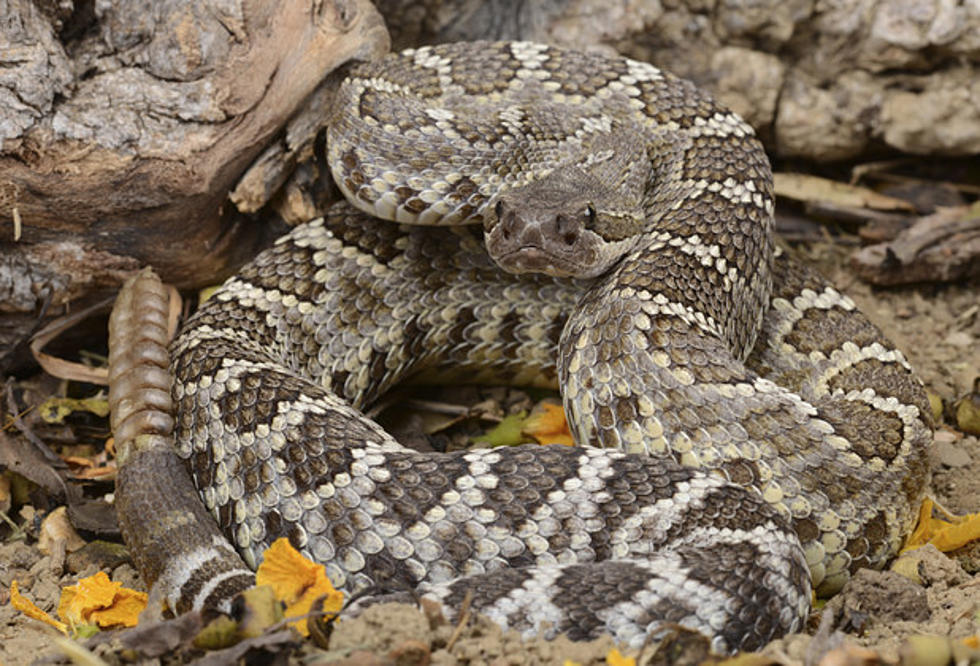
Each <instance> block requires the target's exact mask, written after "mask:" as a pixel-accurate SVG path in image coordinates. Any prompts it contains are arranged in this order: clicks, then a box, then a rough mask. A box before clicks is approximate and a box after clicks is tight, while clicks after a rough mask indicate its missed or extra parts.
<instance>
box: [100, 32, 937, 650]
mask: <svg viewBox="0 0 980 666" xmlns="http://www.w3.org/2000/svg"><path fill="white" fill-rule="evenodd" d="M327 149H328V159H329V162H330V165H331V169H332V171H333V175H334V179H335V181H336V182H337V184H338V185H339V187H340V188H341V190H342V191H343V192H344V194H345V196H346V198H347V199H348V200H349V203H348V202H343V203H339V204H336V205H335V206H334V207H333V208H331V209H330V210H329V212H328V214H327V215H326V216H325V217H324V218H323V219H318V220H314V221H312V222H309V223H306V224H304V225H301V226H299V227H297V228H296V229H294V230H293V231H292V232H291V233H289V234H288V235H286V236H285V237H283V238H281V239H279V241H278V242H277V243H276V244H275V245H274V246H273V247H272V248H270V249H268V250H266V251H265V252H263V253H262V254H260V255H259V256H258V257H257V258H256V259H255V260H254V261H253V262H252V263H250V264H249V265H248V266H246V267H245V268H243V269H242V270H241V271H240V272H239V273H238V274H237V275H235V276H234V277H232V278H231V279H230V280H228V282H227V283H226V284H225V285H224V286H223V287H222V288H221V289H220V290H219V291H218V292H217V293H216V294H214V295H213V296H212V297H211V298H210V300H209V301H207V302H206V303H205V304H204V305H203V306H202V307H201V308H200V309H199V310H198V312H197V313H195V314H194V315H193V316H192V317H191V318H190V319H189V321H187V322H186V324H185V326H184V327H183V330H182V331H181V332H180V333H179V335H178V336H177V338H176V339H175V340H174V342H173V343H172V345H171V354H172V361H171V365H170V369H171V370H172V372H173V376H174V380H173V389H172V397H173V404H174V408H175V416H174V419H173V426H174V430H175V435H176V451H177V453H178V455H179V456H180V458H183V459H184V460H185V461H186V463H187V465H188V468H189V470H190V473H191V476H192V477H193V483H194V486H195V487H196V489H197V491H198V492H199V493H200V497H201V498H202V499H203V506H201V502H200V501H198V500H197V498H196V497H195V498H193V500H192V501H193V503H194V504H195V507H191V509H188V510H187V512H186V513H185V514H179V515H178V514H176V513H175V514H174V515H177V516H178V518H174V519H171V518H162V517H161V518H155V517H154V518H152V519H151V518H148V517H147V516H146V514H145V512H144V513H142V514H140V515H138V516H137V515H134V514H135V513H138V512H137V511H136V510H134V509H130V508H126V507H122V508H121V511H120V512H121V520H122V521H123V522H124V528H125V529H126V530H128V531H129V532H130V533H131V534H132V533H135V536H134V539H135V540H136V541H139V542H140V543H142V544H143V546H141V547H140V548H137V549H136V550H138V551H140V550H141V549H142V551H143V552H146V551H149V554H148V555H146V556H145V557H144V559H147V558H148V559H154V558H155V559H156V560H157V569H158V570H157V571H156V573H155V574H154V577H155V578H157V579H158V580H163V581H164V582H165V583H167V585H168V589H169V590H170V592H169V593H168V594H169V596H170V601H171V604H172V605H173V606H174V607H175V608H186V607H190V606H197V607H200V606H202V605H219V606H220V605H221V604H223V603H226V602H227V599H228V598H229V597H230V596H231V594H232V593H234V592H235V591H237V589H240V587H241V586H242V585H244V584H245V581H246V580H247V578H248V575H247V569H246V568H245V566H243V565H242V564H240V563H237V564H236V563H235V561H232V560H229V559H228V558H229V557H234V555H229V554H230V553H231V547H230V546H227V545H222V544H223V542H222V541H221V536H220V534H218V529H217V528H214V527H209V528H208V529H209V530H210V531H208V532H207V533H206V534H204V536H201V537H189V538H191V540H192V542H193V543H192V544H191V545H189V546H188V545H184V546H182V547H177V546H173V545H172V544H173V542H174V541H175V539H173V538H171V537H166V538H165V537H164V536H162V535H163V534H164V533H166V534H169V535H171V536H174V535H178V534H179V535H183V534H184V532H185V531H186V532H188V533H189V532H192V531H193V530H191V529H190V528H189V526H190V525H192V524H194V523H196V522H201V521H204V522H207V518H206V517H202V516H205V512H206V514H210V515H211V516H213V519H216V520H217V526H218V528H220V531H221V533H223V534H224V535H225V536H226V537H227V538H228V539H229V540H230V541H231V543H232V544H233V545H234V548H235V549H237V551H238V552H239V553H240V554H241V557H242V558H243V559H244V563H245V564H246V565H247V566H248V567H254V566H255V565H256V564H257V562H258V561H259V560H260V558H261V553H262V551H263V549H264V548H266V547H267V546H268V545H269V544H270V543H271V542H272V541H274V540H275V539H277V538H279V537H282V536H286V537H288V538H289V539H290V541H291V542H292V543H293V544H294V545H295V546H296V547H298V548H299V549H301V550H302V551H303V552H304V553H305V554H307V555H308V556H310V557H312V558H313V559H315V560H317V561H320V562H322V563H323V564H324V565H325V566H326V569H327V572H328V575H329V577H330V578H331V580H332V581H333V583H334V584H335V585H336V586H337V587H339V588H342V589H344V590H347V591H349V592H353V591H358V590H364V589H370V590H371V592H372V593H373V594H376V595H377V596H379V597H380V598H389V596H390V595H394V596H395V597H397V596H399V595H402V596H404V594H405V591H406V590H409V591H412V592H411V593H412V594H419V595H424V596H428V597H431V598H434V599H437V600H439V601H442V602H443V604H444V606H445V607H446V608H447V612H448V613H450V614H451V613H453V612H454V609H458V608H459V606H460V604H461V603H462V602H463V599H464V598H465V597H466V596H467V595H471V601H472V606H473V607H474V608H476V609H478V610H479V611H480V612H482V613H485V614H487V615H488V616H490V617H491V618H493V619H494V620H496V621H497V622H499V623H500V624H502V625H504V626H505V627H508V628H515V629H517V630H519V631H521V632H523V633H525V634H526V635H531V634H534V633H537V632H542V631H543V632H544V633H545V634H546V635H554V634H556V633H559V632H567V633H568V634H569V635H570V636H571V637H573V638H588V637H591V636H594V635H596V634H598V633H600V632H609V633H611V634H612V635H613V636H614V637H615V638H616V639H617V640H619V641H621V642H623V643H626V644H630V645H633V646H637V645H640V644H642V643H643V641H644V640H645V639H646V638H647V637H648V636H649V635H655V634H656V633H657V631H658V628H662V627H663V626H665V623H679V624H682V625H685V626H688V627H691V628H693V629H695V630H698V631H701V632H703V633H705V634H707V635H709V636H711V637H712V640H713V646H714V647H715V648H716V649H717V650H720V651H733V650H736V649H748V648H753V647H758V646H759V645H761V644H764V643H765V642H766V641H768V640H769V639H770V638H772V637H774V636H778V635H782V634H784V633H786V632H790V631H794V630H797V629H799V628H800V627H801V625H802V622H803V620H804V619H805V618H806V616H807V613H808V612H809V605H810V596H811V589H813V588H815V589H816V590H817V591H818V592H820V593H830V592H833V591H834V590H836V589H839V588H840V586H841V585H842V584H843V583H844V582H845V581H846V580H847V578H848V576H849V574H850V572H853V571H854V570H855V569H857V568H858V567H878V566H881V565H882V564H883V563H884V562H885V561H886V559H887V558H889V557H890V556H891V555H893V554H894V553H895V552H896V550H897V548H898V546H899V544H900V541H901V539H902V537H903V535H904V534H905V533H906V532H907V531H908V530H909V529H910V527H911V521H912V518H913V514H914V512H915V511H914V508H915V507H916V506H917V503H918V501H919V499H920V497H921V495H922V493H923V489H924V485H925V483H926V480H927V471H926V469H927V468H926V463H925V448H926V444H927V442H928V441H929V436H930V435H929V433H930V430H929V423H928V421H927V420H928V418H929V417H928V413H929V412H928V410H927V409H926V402H925V399H924V392H923V390H922V387H921V384H920V382H919V381H918V379H916V378H915V376H914V375H913V374H912V372H911V369H910V367H909V365H908V363H907V362H906V361H905V359H904V357H903V356H902V354H901V352H899V351H897V350H896V349H894V348H893V347H892V346H891V345H890V344H889V343H888V342H887V341H885V340H884V338H883V337H882V336H881V334H880V333H879V332H878V331H877V329H875V327H874V326H873V325H871V324H870V323H869V322H868V321H867V320H866V319H865V318H864V317H863V315H861V313H859V312H858V311H857V310H856V308H855V306H854V304H853V302H852V301H850V300H849V299H848V298H846V297H845V296H843V295H841V294H840V293H839V292H838V291H836V290H835V289H834V288H833V287H832V286H830V285H829V284H828V283H827V282H826V281H825V280H824V279H823V278H821V277H819V276H817V275H815V274H814V273H812V272H811V271H809V270H808V269H806V268H805V267H803V266H801V265H798V264H796V263H794V262H793V261H792V260H791V259H790V257H789V256H788V255H787V254H785V253H783V252H782V251H780V250H779V249H777V248H775V246H774V242H773V237H772V236H773V232H772V227H773V195H772V178H771V174H770V169H769V164H768V161H767V159H766V156H765V154H764V152H763V150H762V148H761V146H760V144H759V143H758V141H757V140H756V139H755V138H754V135H753V132H752V130H751V129H750V128H749V127H748V125H746V124H745V123H744V122H743V121H742V120H741V119H739V118H738V117H737V116H735V115H734V114H732V113H731V112H729V111H727V110H725V109H724V108H722V107H721V106H719V105H717V104H716V103H715V102H713V101H712V100H711V98H710V97H709V96H708V95H707V94H705V93H704V92H702V91H700V90H699V89H697V88H696V87H695V86H694V85H693V84H691V83H689V82H687V81H684V80H682V79H678V78H676V77H674V76H672V75H670V74H668V73H666V72H663V71H661V70H658V69H656V68H655V67H653V66H651V65H648V64H644V63H640V62H636V61H633V60H629V59H626V58H616V57H606V56H602V55H596V54H586V53H579V52H574V51H568V50H562V49H558V48H553V47H548V46H543V45H539V44H532V43H524V42H513V43H482V42H481V43H468V44H455V45H452V44H451V45H441V46H436V47H425V48H420V49H415V50H408V51H405V52H403V53H400V54H393V55H389V56H387V57H385V58H384V59H382V60H381V61H379V62H376V63H370V64H359V65H357V66H355V67H353V68H352V69H351V70H350V71H349V73H348V74H347V77H346V79H345V80H344V82H343V83H342V84H341V87H340V90H339V91H338V94H337V100H336V102H335V104H334V107H333V108H332V109H331V110H330V111H329V113H328V129H327ZM379 218H385V219H384V220H383V219H379ZM389 220H390V221H389ZM393 222H396V223H397V224H396V223H393ZM471 223H473V224H471ZM479 224H482V228H481V227H480V226H477V225H479ZM140 280H142V281H144V282H145V278H140ZM137 282H140V281H139V280H138V281H137ZM153 298H156V297H153ZM153 298H151V297H149V296H146V297H144V296H135V297H133V298H131V299H130V301H132V303H130V304H129V305H126V306H124V307H117V310H120V311H121V312H122V314H119V315H118V317H119V319H118V321H119V322H123V323H117V326H116V328H117V329H118V330H123V331H126V330H131V329H134V327H135V330H138V327H139V321H140V318H139V316H138V308H136V307H135V306H134V305H133V303H139V302H141V301H145V302H150V301H153V302H154V303H156V302H157V301H154V300H153ZM154 307H157V310H159V307H158V306H154ZM133 310H136V311H137V314H132V311H133ZM130 315H132V317H131V318H130V319H131V320H130V319H126V317H130ZM116 316H117V315H114V317H116ZM154 316H155V317H156V323H155V324H153V326H155V327H156V329H154V330H159V321H158V320H159V312H158V313H157V314H156V315H154ZM119 335H120V334H118V333H117V339H118V336H119ZM138 347H139V345H137V349H138ZM119 349H120V351H119V352H118V353H117V354H116V356H117V357H118V358H122V357H124V356H126V355H127V354H130V355H133V354H134V356H133V358H135V359H137V360H135V361H134V363H135V364H136V365H137V366H138V365H139V363H141V362H144V361H140V360H139V358H140V353H139V352H138V351H137V352H130V351H126V350H124V349H123V345H122V344H121V343H120V345H119ZM127 349H128V348H127ZM144 356H145V355H144ZM150 365H151V366H152V368H153V370H152V373H151V374H154V373H155V374H154V376H155V377H156V378H157V380H159V375H160V373H161V372H162V371H163V370H165V367H166V366H165V360H161V359H160V358H159V354H158V355H157V357H155V358H154V359H153V360H152V361H151V362H150ZM129 370H130V368H129V366H126V367H125V368H123V369H122V370H120V371H119V372H117V373H116V375H117V376H122V377H129V376H130V375H127V374H126V373H127V372H129ZM137 370H138V367H137ZM139 376H140V375H139V372H135V374H132V377H136V378H137V379H132V380H131V381H130V380H126V381H127V382H128V384H126V385H127V386H128V387H129V388H128V389H127V390H137V391H138V390H139V389H138V386H140V385H141V384H140V380H139V379H138V377H139ZM408 377H413V378H415V379H418V380H420V381H440V382H452V381H457V382H458V381H468V382H469V381H472V382H495V383H508V384H523V385H539V386H555V385H557V386H559V387H560V388H561V392H562V397H563V401H564V406H565V409H566V413H567V415H568V418H569V423H570V426H571V428H572V431H573V434H574V437H575V440H576V442H577V444H578V445H579V446H577V447H560V446H519V447H514V448H507V449H490V450H469V451H457V452H448V453H443V452H418V451H414V450H408V449H406V448H404V447H402V446H401V445H399V444H398V443H397V442H396V441H394V440H393V439H392V437H391V436H390V435H389V434H387V433H386V432H384V430H382V429H381V428H380V427H379V426H378V425H377V424H376V423H374V422H373V421H371V420H370V419H368V418H367V417H365V416H364V413H363V409H364V408H365V407H367V406H369V405H371V403H372V402H373V401H375V400H376V399H377V398H378V397H379V396H380V395H382V394H383V393H384V392H385V391H386V390H388V389H389V388H391V387H392V386H393V385H395V384H396V383H398V382H400V381H402V380H404V379H406V378H408ZM147 381H148V380H147ZM121 382H122V380H117V384H118V383H121ZM145 383H146V382H144V384H145ZM147 385H148V384H147ZM157 386H160V384H159V383H158V384H157ZM163 386H165V384H163ZM134 387H137V388H134ZM120 390H121V389H119V388H116V389H114V391H115V397H114V400H115V404H116V405H117V406H118V405H119V404H121V403H120V398H119V396H120V395H121V393H120ZM143 393H144V394H146V395H151V396H155V398H153V399H151V400H150V402H151V403H152V404H153V405H155V406H157V407H158V408H160V409H169V402H168V400H169V396H167V395H166V391H165V390H162V391H161V390H159V389H157V390H156V392H154V391H153V390H151V389H148V388H147V389H144V390H143ZM154 400H155V402H154ZM136 402H138V401H136ZM125 404H128V403H125ZM125 404H124V407H123V408H119V409H117V410H114V417H113V418H114V421H115V422H116V423H117V424H122V423H123V422H124V421H125V418H126V417H128V416H130V415H131V413H139V408H138V406H137V407H131V406H130V407H126V406H125ZM117 411H118V412H120V415H119V417H118V418H117V416H116V412H117ZM149 411H152V410H149ZM164 421H166V419H164ZM169 425H170V423H169V422H161V423H158V424H156V425H150V426H147V427H146V428H143V429H142V430H140V429H139V428H137V431H140V432H143V433H144V434H145V433H146V432H152V433H156V432H159V433H162V434H166V432H167V429H168V427H169ZM118 427H120V426H119V425H117V428H118ZM134 437H135V435H134ZM146 437H149V440H147V441H150V440H152V441H154V442H156V441H157V439H161V438H160V437H157V435H147V436H146ZM161 437H162V435H161ZM137 448H138V447H137ZM160 455H161V456H162V455H163V454H162V453H161V454H160ZM133 457H134V458H140V456H138V455H134V456H133ZM156 464H157V463H152V464H149V463H148V464H147V465H146V466H145V468H143V467H141V468H140V469H139V471H134V472H128V476H127V477H126V478H121V479H120V482H121V484H122V485H125V486H127V488H128V490H127V491H126V493H127V494H126V497H127V498H128V497H129V494H128V493H134V494H136V495H147V497H149V494H151V490H149V489H150V488H152V487H153V486H154V484H155V483H156V484H158V485H161V487H163V490H162V491H160V492H159V493H158V494H157V495H155V496H153V497H150V498H149V499H148V500H147V501H149V502H150V503H151V505H152V506H160V507H161V508H160V509H159V511H160V515H161V516H164V515H165V514H166V513H167V511H169V510H170V509H167V508H165V507H164V505H165V504H166V505H167V506H170V504H168V503H173V502H176V501H177V500H175V498H178V497H180V498H184V497H186V496H187V495H188V494H192V493H191V491H189V490H188V488H189V487H190V484H189V483H185V484H184V485H180V487H179V488H178V487H176V485H174V486H171V485H170V484H171V483H173V484H176V482H171V481H170V480H169V476H167V474H161V473H159V472H156V471H153V470H155V469H156V467H154V465H156ZM160 464H164V463H160ZM165 464H167V465H170V467H168V469H171V470H176V469H177V468H178V467H179V464H175V463H174V462H173V460H171V462H169V463H165ZM127 467H129V468H131V469H132V468H135V465H131V466H127ZM124 471H126V467H124ZM168 474H169V473H168ZM126 479H129V480H126ZM120 495H121V496H123V495H124V490H123V488H121V489H120ZM126 502H130V500H128V499H126ZM153 503H157V504H153ZM126 516H129V518H126ZM213 519H212V522H213ZM168 530H169V532H168ZM147 544H149V545H147ZM180 548H182V552H180V553H177V552H171V551H173V550H178V549H180ZM168 549H170V550H168ZM164 551H166V552H164ZM225 561H232V563H231V564H221V563H222V562H225ZM143 564H146V562H145V561H144V562H143ZM151 568H152V567H151ZM811 586H812V587H811ZM386 595H388V596H386Z"/></svg>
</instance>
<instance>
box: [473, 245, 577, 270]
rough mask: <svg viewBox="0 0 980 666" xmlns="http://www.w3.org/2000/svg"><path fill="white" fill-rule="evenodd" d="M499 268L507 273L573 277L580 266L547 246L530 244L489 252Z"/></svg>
mask: <svg viewBox="0 0 980 666" xmlns="http://www.w3.org/2000/svg"><path fill="white" fill-rule="evenodd" d="M491 256H492V258H493V260H494V261H495V262H496V264H497V265H498V266H500V268H502V269H503V270H504V271H506V272H508V273H513V274H520V273H543V274H545V275H550V276H552V277H574V276H575V275H578V273H579V272H580V271H581V267H580V266H578V265H577V264H576V263H575V262H573V261H570V260H569V258H568V257H563V256H561V255H559V254H556V253H554V252H550V251H548V249H547V248H544V247H540V246H535V245H530V246H523V247H518V248H515V249H512V250H508V251H505V252H503V253H500V254H497V253H492V254H491Z"/></svg>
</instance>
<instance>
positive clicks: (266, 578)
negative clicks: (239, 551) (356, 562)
mask: <svg viewBox="0 0 980 666" xmlns="http://www.w3.org/2000/svg"><path fill="white" fill-rule="evenodd" d="M255 584H256V585H269V586H270V587H272V589H273V591H274V592H275V594H276V599H279V600H280V601H282V602H283V603H285V604H286V612H285V615H286V617H296V616H298V615H306V614H307V613H309V612H310V608H311V607H312V606H313V602H314V601H316V600H317V599H318V598H320V597H322V596H326V597H327V599H326V600H325V601H324V602H323V610H324V611H326V612H336V611H339V610H340V608H341V606H343V602H344V594H343V593H342V592H339V591H337V590H336V589H334V586H333V585H331V583H330V581H329V580H328V579H327V573H326V570H325V569H324V568H323V565H321V564H316V563H315V562H311V561H310V560H308V559H306V558H305V557H303V556H302V555H301V554H300V553H299V551H297V550H296V549H295V548H293V547H292V545H290V543H289V539H286V538H285V537H284V538H281V539H276V541H275V542H274V543H273V544H272V545H271V546H269V547H268V548H267V549H266V550H265V552H264V553H263V560H262V564H260V565H259V568H258V571H256V572H255ZM290 624H291V625H292V626H294V627H295V628H296V629H297V630H298V631H299V632H300V633H301V634H303V635H304V636H309V635H310V631H309V628H308V627H307V626H306V618H303V619H301V620H298V621H296V622H292V623H290Z"/></svg>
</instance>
